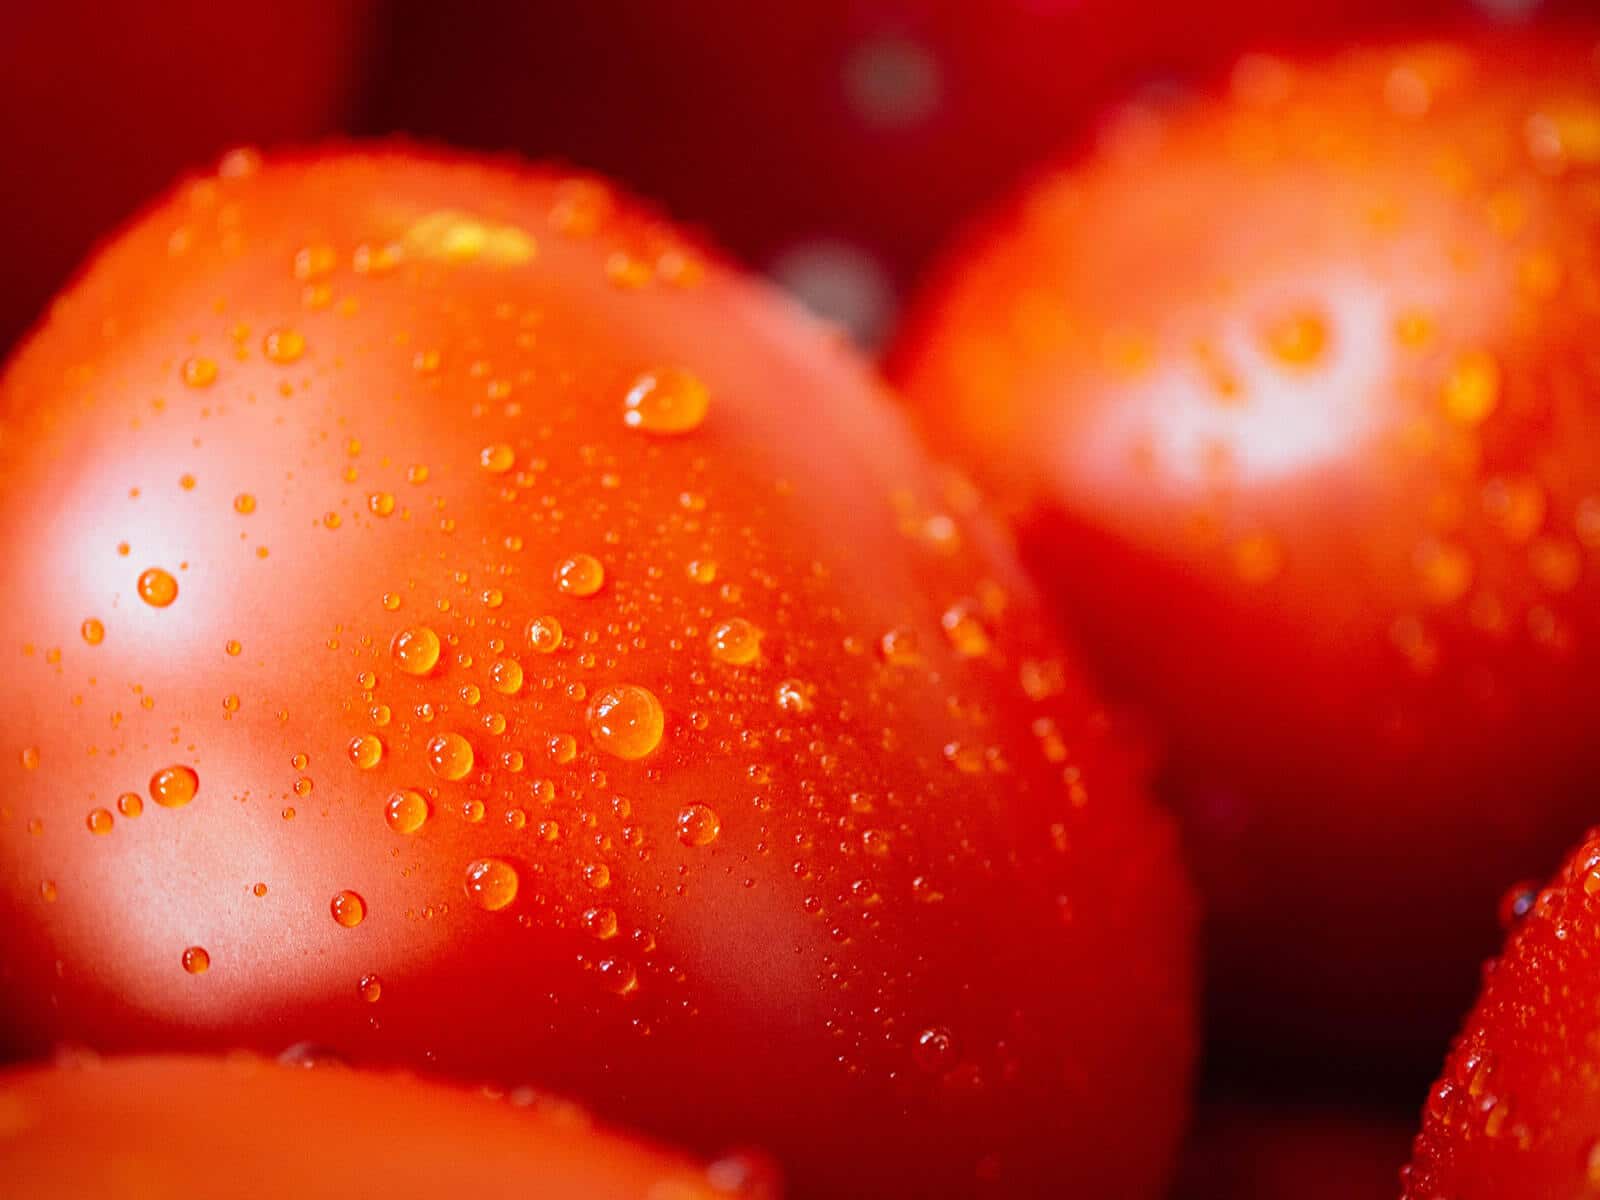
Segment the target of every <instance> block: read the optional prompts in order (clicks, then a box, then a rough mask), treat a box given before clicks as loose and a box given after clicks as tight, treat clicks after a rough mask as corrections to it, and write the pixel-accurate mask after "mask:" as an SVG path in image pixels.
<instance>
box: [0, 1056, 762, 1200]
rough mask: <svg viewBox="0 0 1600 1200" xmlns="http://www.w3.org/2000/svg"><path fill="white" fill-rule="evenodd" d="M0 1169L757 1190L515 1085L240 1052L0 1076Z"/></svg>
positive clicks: (200, 1181) (160, 1179)
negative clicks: (438, 1080) (314, 1064)
mask: <svg viewBox="0 0 1600 1200" xmlns="http://www.w3.org/2000/svg"><path fill="white" fill-rule="evenodd" d="M0 1171H3V1172H4V1174H5V1179H6V1186H7V1187H8V1188H9V1189H12V1191H13V1194H14V1195H19V1196H29V1197H32V1198H35V1200H52V1198H54V1197H62V1198H65V1197H79V1196H106V1195H119V1196H150V1197H170V1198H174V1200H175V1198H177V1197H182V1196H212V1197H221V1196H226V1197H228V1198H229V1200H247V1198H250V1197H263V1198H265V1197H281V1196H303V1197H307V1198H308V1200H344V1198H345V1197H349V1196H387V1197H393V1198H394V1200H405V1198H406V1197H417V1198H418V1200H421V1198H425V1197H436V1196H440V1195H457V1196H475V1197H482V1198H483V1200H492V1198H493V1197H507V1198H510V1197H525V1196H530V1195H537V1196H539V1197H540V1200H562V1198H563V1197H568V1198H574V1200H575V1198H579V1197H581V1198H582V1200H606V1198H612V1197H614V1198H616V1200H624V1198H628V1200H646V1198H647V1197H648V1198H650V1200H654V1198H655V1197H658V1196H659V1197H666V1196H671V1197H674V1198H677V1197H682V1200H710V1198H711V1197H715V1196H724V1197H726V1196H729V1195H735V1194H737V1195H754V1194H755V1193H753V1192H750V1191H749V1190H741V1189H740V1187H739V1183H740V1181H741V1179H742V1178H744V1177H745V1176H747V1175H748V1174H749V1173H750V1165H748V1164H744V1163H742V1162H741V1161H740V1160H739V1159H737V1158H729V1159H726V1160H723V1161H720V1162H718V1163H716V1164H714V1165H713V1166H712V1167H711V1168H710V1169H709V1170H707V1169H706V1168H702V1167H698V1166H696V1165H694V1164H692V1163H690V1162H688V1161H686V1160H684V1159H682V1158H680V1157H677V1156H674V1155H669V1154H666V1153H664V1152H661V1151H657V1150H654V1149H649V1148H646V1147H644V1146H641V1145H639V1144H637V1143H635V1142H632V1141H629V1140H627V1139H624V1138H621V1137H618V1136H616V1135H615V1134H611V1133H606V1132H602V1131H599V1130H596V1129H594V1128H593V1127H592V1126H591V1125H590V1123H589V1121H588V1119H587V1118H586V1116H585V1115H584V1113H583V1112H582V1110H580V1109H576V1108H574V1107H573V1106H571V1105H563V1104H560V1103H557V1102H554V1101H552V1100H549V1099H548V1098H546V1097H543V1096H540V1095H539V1094H537V1093H535V1092H533V1091H531V1090H530V1089H527V1088H522V1089H518V1090H517V1091H514V1092H511V1093H509V1094H505V1093H501V1094H499V1095H498V1097H497V1098H491V1097H490V1096H489V1095H487V1094H479V1095H473V1094H472V1093H469V1092H464V1091H461V1090H460V1089H457V1088H452V1087H446V1086H442V1085H440V1084H435V1083H426V1082H423V1081H421V1080H419V1079H416V1078H415V1077H412V1076H409V1075H405V1074H401V1073H397V1072H396V1073H378V1072H371V1073H368V1072H361V1071H349V1070H340V1069H338V1068H336V1067H328V1066H322V1067H318V1068H317V1069H315V1070H307V1069H304V1068H300V1067H294V1066H284V1065H279V1064H276V1063H273V1062H271V1061H268V1060H263V1059H259V1058H250V1057H242V1056H236V1057H233V1058H228V1059H207V1058H181V1057H168V1058H162V1057H151V1058H127V1059H111V1060H107V1061H106V1062H104V1063H99V1062H96V1061H92V1060H91V1061H90V1062H88V1063H77V1064H74V1065H68V1066H63V1067H57V1068H51V1067H34V1068H31V1069H28V1070H20V1071H14V1072H13V1073H11V1074H9V1075H3V1076H0ZM721 1184H726V1185H727V1186H719V1185H721Z"/></svg>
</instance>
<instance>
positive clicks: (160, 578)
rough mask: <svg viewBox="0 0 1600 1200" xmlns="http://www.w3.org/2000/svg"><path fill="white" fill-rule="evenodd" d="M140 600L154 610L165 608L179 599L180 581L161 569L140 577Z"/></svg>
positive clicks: (146, 572)
mask: <svg viewBox="0 0 1600 1200" xmlns="http://www.w3.org/2000/svg"><path fill="white" fill-rule="evenodd" d="M139 598H140V599H141V600H143V601H144V602H145V603H146V604H148V605H150V606H151V607H152V608H165V607H167V605H169V604H171V603H172V602H173V601H174V600H176V599H177V598H178V581H177V580H176V579H174V578H173V577H172V576H171V575H170V574H168V573H167V572H166V571H163V570H162V569H161V568H160V567H151V568H150V569H149V570H148V571H145V572H144V573H143V574H141V575H140V576H139Z"/></svg>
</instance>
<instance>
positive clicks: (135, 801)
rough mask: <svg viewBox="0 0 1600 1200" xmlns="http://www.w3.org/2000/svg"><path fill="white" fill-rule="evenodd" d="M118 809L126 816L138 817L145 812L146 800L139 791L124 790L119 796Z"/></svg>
mask: <svg viewBox="0 0 1600 1200" xmlns="http://www.w3.org/2000/svg"><path fill="white" fill-rule="evenodd" d="M117 811H118V812H119V813H121V814H122V815H123V816H125V817H137V816H138V815H139V814H140V813H142V812H144V801H143V800H142V799H141V798H140V797H139V794H138V793H137V792H123V793H122V795H120V796H118V797H117Z"/></svg>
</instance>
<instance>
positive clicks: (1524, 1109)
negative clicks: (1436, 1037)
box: [1405, 829, 1600, 1200]
mask: <svg viewBox="0 0 1600 1200" xmlns="http://www.w3.org/2000/svg"><path fill="white" fill-rule="evenodd" d="M1597 897H1600V829H1592V830H1590V831H1589V833H1588V836H1587V837H1586V839H1585V840H1584V842H1583V843H1582V844H1581V845H1580V846H1579V847H1578V849H1577V850H1576V851H1575V852H1574V853H1573V854H1572V856H1571V857H1570V858H1569V859H1568V860H1567V862H1566V863H1565V864H1563V866H1562V868H1561V870H1560V871H1559V872H1557V874H1556V875H1555V877H1554V879H1553V880H1552V881H1551V883H1550V884H1549V886H1548V887H1546V888H1544V889H1542V890H1537V891H1533V892H1528V891H1526V890H1524V889H1517V890H1515V891H1513V892H1512V893H1511V894H1510V896H1509V897H1508V901H1509V903H1508V906H1507V907H1508V910H1510V912H1512V913H1513V914H1516V913H1520V915H1513V916H1512V918H1511V919H1512V920H1513V921H1514V924H1513V927H1512V931H1511V935H1510V939H1509V941H1508V943H1507V945H1506V949H1505V952H1504V954H1502V955H1501V957H1500V958H1499V959H1498V960H1497V961H1495V962H1493V963H1491V964H1490V965H1489V967H1488V968H1487V969H1486V970H1485V972H1484V984H1483V992H1482V995H1480V996H1479V998H1478V1002H1477V1005H1476V1007H1474V1008H1473V1010H1472V1012H1471V1013H1470V1014H1469V1015H1468V1016H1467V1019H1466V1022H1465V1025H1464V1026H1463V1029H1462V1032H1461V1035H1460V1037H1459V1038H1458V1039H1457V1040H1456V1043H1455V1045H1454V1047H1453V1048H1452V1049H1451V1052H1450V1057H1449V1059H1448V1060H1447V1061H1446V1063H1445V1066H1444V1072H1443V1074H1442V1075H1441V1077H1440V1079H1439V1080H1438V1082H1437V1083H1435V1084H1434V1087H1433V1090H1432V1092H1431V1093H1430V1094H1429V1096H1428V1101H1427V1104H1426V1106H1425V1108H1424V1110H1423V1117H1422V1133H1421V1136H1419V1137H1418V1138H1417V1143H1416V1153H1415V1156H1414V1157H1413V1159H1412V1162H1411V1166H1410V1168H1409V1172H1408V1178H1407V1180H1406V1192H1405V1195H1406V1200H1437V1198H1438V1197H1441V1196H1449V1197H1451V1198H1452V1200H1520V1198H1521V1197H1524V1196H1539V1197H1548V1198H1549V1200H1581V1198H1582V1197H1587V1196H1593V1195H1595V1194H1596V1192H1600V1085H1597V1084H1596V1081H1595V1076H1594V1067H1593V1062H1594V1051H1593V1047H1594V1046H1595V1044H1596V1042H1597V1040H1600V1012H1597V1010H1596V1008H1595V1002H1594V997H1595V994H1596V992H1597V990H1600V960H1597V959H1596V958H1595V953H1594V946H1595V943H1596V939H1597V938H1600V908H1597V899H1596V898H1597Z"/></svg>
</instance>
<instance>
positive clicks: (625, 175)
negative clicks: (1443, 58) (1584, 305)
mask: <svg viewBox="0 0 1600 1200" xmlns="http://www.w3.org/2000/svg"><path fill="white" fill-rule="evenodd" d="M1578 2H1580V0H1553V3H1552V2H1550V0H1547V3H1546V5H1545V7H1556V6H1559V5H1566V4H1568V3H1574V4H1576V3H1578ZM1587 2H1588V0H1581V3H1587ZM1538 7H1540V5H1539V4H1538V3H1537V0H1479V2H1477V3H1474V2H1473V0H1411V2H1410V3H1407V4H1405V5H1396V4H1393V3H1391V2H1390V0H1345V2H1344V3H1339V4H1328V3H1324V2H1322V0H1223V2H1221V3H1207V4H1178V3H1169V2H1167V0H1132V2H1130V0H997V2H994V3H988V2H978V0H811V2H809V3H804V4H790V5H785V6H784V7H783V9H782V15H781V17H777V16H775V15H774V13H773V11H772V10H771V9H770V8H769V6H767V5H763V4H753V3H747V2H744V0H701V2H699V3H695V4H644V5H641V4H627V3H616V2H610V3H607V2H603V0H601V2H596V0H590V2H588V3H583V4H556V5H546V4H540V5H530V4H524V3H519V2H517V0H494V2H492V3H488V4H477V5H474V6H473V8H472V10H471V16H470V18H469V19H463V18H462V16H461V14H460V13H458V12H457V11H455V10H454V9H452V8H451V7H449V6H447V5H439V4H429V3H420V2H412V3H402V4H398V5H396V6H395V7H394V9H393V15H392V17H391V20H390V28H389V32H388V43H387V53H386V55H385V56H384V58H383V65H382V67H381V69H380V71H379V72H378V78H377V80H376V82H375V85H374V89H373V94H372V98H371V101H370V103H369V105H368V107H367V110H366V114H367V115H366V122H367V124H368V126H369V127H370V128H371V129H372V130H374V131H389V130H396V129H398V130H407V131H411V132H413V133H418V134H423V135H427V136H430V137H438V138H444V139H446V140H448V141H451V142H454V143H456V144H460V145H468V146H478V147H486V148H496V149H497V148H502V147H515V148H517V149H520V150H522V151H523V152H525V153H531V154H535V155H538V156H556V157H561V158H566V159H569V160H571V161H573V162H576V163H578V164H580V165H582V166H585V167H591V168H594V169H597V170H601V171H605V172H607V173H609V174H613V175H616V176H618V177H620V178H622V179H624V180H626V181H627V182H629V183H630V184H631V185H633V186H635V187H637V188H640V189H642V190H643V191H644V192H646V193H647V194H648V195H650V196H652V197H654V198H656V199H658V200H660V201H663V202H664V203H666V204H667V205H668V206H669V207H670V208H671V209H672V211H673V213H674V214H675V215H677V216H679V217H681V218H684V219H686V220H690V221H693V222H696V223H700V224H703V225H705V226H706V227H708V228H709V229H711V230H712V231H713V232H714V233H715V235H716V236H717V237H718V239H719V240H721V241H723V242H724V243H726V244H727V245H729V246H731V247H732V248H733V249H734V250H735V251H737V252H738V253H739V254H740V255H742V256H743V257H745V258H746V259H747V260H748V261H749V262H751V263H753V264H754V265H756V266H758V267H760V268H762V269H764V270H768V271H770V272H772V273H774V274H776V275H777V276H778V277H779V279H780V280H782V281H783V282H784V283H785V284H787V285H788V286H790V287H791V288H793V289H794V290H796V291H797V292H799V293H800V294H801V295H802V296H804V297H805V298H806V299H808V300H809V301H811V302H812V303H813V304H815V305H816V306H818V307H820V308H821V309H823V310H824V311H826V312H828V313H829V315H831V316H834V317H836V318H838V319H840V320H843V321H844V322H845V323H846V324H848V325H849V326H850V327H851V328H852V329H853V330H854V331H855V332H857V333H858V334H859V335H861V336H862V337H863V339H864V340H866V341H868V342H871V341H874V340H876V339H877V338H878V337H879V336H881V335H882V334H883V333H884V332H885V331H886V329H887V327H888V325H889V322H890V320H891V319H892V315H893V310H894V307H895V304H896V299H897V295H898V292H899V291H900V289H901V288H903V287H904V286H905V284H906V283H907V282H908V281H909V280H910V279H911V278H912V277H913V276H914V275H915V274H916V273H917V271H918V269H919V268H920V267H921V265H922V264H923V262H924V261H925V259H926V257H927V255H928V253H929V251H930V250H932V249H933V248H934V247H935V246H937V244H938V243H939V242H940V241H941V240H942V239H943V238H944V237H945V236H946V235H948V233H949V231H950V229H951V227H952V225H953V224H954V223H955V222H957V221H959V220H960V219H962V218H963V217H965V216H966V215H967V214H968V213H969V212H971V211H972V210H973V208H974V207H975V206H976V205H978V204H980V203H982V202H983V201H985V200H987V199H989V198H990V197H992V196H993V195H994V194H995V192H996V190H997V189H999V188H1002V187H1004V186H1005V185H1007V184H1008V183H1009V182H1010V181H1011V180H1012V179H1013V178H1014V177H1015V176H1016V175H1017V174H1018V172H1019V171H1021V170H1022V169H1023V168H1026V167H1028V166H1029V165H1031V164H1032V163H1034V162H1035V161H1037V160H1038V159H1039V158H1040V156H1041V155H1044V154H1046V153H1048V152H1050V151H1052V150H1055V149H1057V148H1058V147H1059V145H1060V144H1061V142H1062V141H1063V140H1064V139H1066V138H1069V137H1072V136H1074V135H1075V134H1076V133H1077V132H1078V131H1080V130H1081V129H1082V127H1083V118H1084V116H1085V114H1086V113H1087V112H1088V111H1090V110H1091V109H1092V108H1093V107H1094V106H1095V105H1097V104H1099V103H1102V102H1104V101H1105V100H1107V99H1109V98H1111V97H1113V96H1116V95H1120V94H1122V93H1124V92H1126V91H1128V90H1130V89H1133V88H1136V87H1145V86H1155V87H1159V86H1162V85H1166V84H1168V83H1171V82H1173V81H1175V80H1178V79H1182V78H1184V77H1186V76H1187V75H1189V74H1190V73H1191V72H1193V71H1195V70H1197V69H1204V68H1206V67H1208V66H1214V65H1215V64H1217V63H1218V62H1219V61H1221V60H1224V59H1226V58H1228V57H1230V56H1232V55H1233V54H1235V53H1237V52H1238V51H1239V50H1240V49H1241V48H1243V47H1247V46H1253V45H1271V46H1284V45H1297V44H1305V43H1312V42H1326V41H1328V40H1330V39H1338V38H1348V37H1350V36H1352V35H1353V34H1354V35H1361V34H1368V33H1371V32H1373V31H1375V30H1378V29H1384V28H1392V27H1395V26H1403V27H1409V26H1413V25H1416V24H1420V23H1423V22H1427V21H1429V20H1430V19H1434V20H1436V19H1439V18H1460V19H1470V18H1484V17H1485V15H1486V14H1487V16H1488V17H1489V18H1499V19H1514V18H1516V17H1519V16H1522V15H1525V14H1526V13H1528V12H1529V11H1531V10H1533V9H1536V8H1538Z"/></svg>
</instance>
